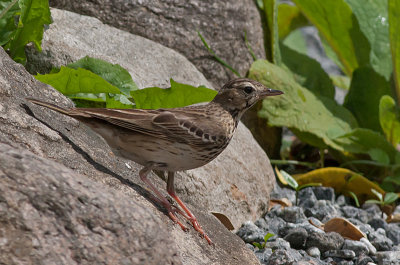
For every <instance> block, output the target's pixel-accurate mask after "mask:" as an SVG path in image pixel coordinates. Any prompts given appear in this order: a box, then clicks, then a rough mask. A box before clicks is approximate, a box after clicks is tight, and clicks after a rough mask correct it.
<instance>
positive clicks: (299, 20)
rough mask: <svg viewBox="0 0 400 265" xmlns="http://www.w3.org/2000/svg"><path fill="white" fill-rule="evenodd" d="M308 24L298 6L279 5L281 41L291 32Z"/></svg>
mask: <svg viewBox="0 0 400 265" xmlns="http://www.w3.org/2000/svg"><path fill="white" fill-rule="evenodd" d="M308 24H309V23H308V20H307V19H306V18H305V17H304V16H303V14H302V13H301V12H300V9H299V8H298V7H297V6H294V5H289V4H285V3H283V4H280V5H278V29H279V39H281V40H283V39H284V38H285V37H286V36H288V35H289V33H290V32H292V31H294V30H295V29H297V28H300V27H303V26H306V25H308Z"/></svg>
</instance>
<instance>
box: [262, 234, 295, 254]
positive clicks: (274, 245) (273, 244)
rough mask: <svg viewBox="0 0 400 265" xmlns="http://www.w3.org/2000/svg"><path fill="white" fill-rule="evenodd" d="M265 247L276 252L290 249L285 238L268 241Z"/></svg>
mask: <svg viewBox="0 0 400 265" xmlns="http://www.w3.org/2000/svg"><path fill="white" fill-rule="evenodd" d="M265 247H266V248H270V249H272V250H273V251H275V250H277V249H290V244H289V242H287V241H286V240H284V239H283V238H280V237H278V238H276V239H275V240H273V241H267V243H266V244H265Z"/></svg>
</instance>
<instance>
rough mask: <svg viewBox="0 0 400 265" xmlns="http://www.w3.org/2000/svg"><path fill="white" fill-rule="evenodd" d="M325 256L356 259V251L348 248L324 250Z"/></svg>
mask: <svg viewBox="0 0 400 265" xmlns="http://www.w3.org/2000/svg"><path fill="white" fill-rule="evenodd" d="M323 256H324V257H326V258H328V257H331V258H341V259H354V258H355V257H356V253H354V251H353V250H348V249H333V250H328V251H326V252H324V254H323Z"/></svg>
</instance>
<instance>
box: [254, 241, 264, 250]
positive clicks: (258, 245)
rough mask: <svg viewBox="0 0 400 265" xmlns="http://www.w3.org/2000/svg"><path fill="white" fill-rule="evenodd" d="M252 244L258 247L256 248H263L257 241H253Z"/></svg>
mask: <svg viewBox="0 0 400 265" xmlns="http://www.w3.org/2000/svg"><path fill="white" fill-rule="evenodd" d="M253 246H255V247H256V248H258V249H263V248H264V246H263V245H261V244H260V243H258V242H253Z"/></svg>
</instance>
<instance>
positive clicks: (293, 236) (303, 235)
mask: <svg viewBox="0 0 400 265" xmlns="http://www.w3.org/2000/svg"><path fill="white" fill-rule="evenodd" d="M307 237H308V233H307V231H306V230H305V229H304V228H302V227H298V228H293V229H292V230H290V231H289V233H288V234H287V235H286V236H285V237H284V239H285V240H286V241H288V242H289V243H290V246H291V247H292V248H294V249H302V248H304V246H305V244H306V240H307Z"/></svg>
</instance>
